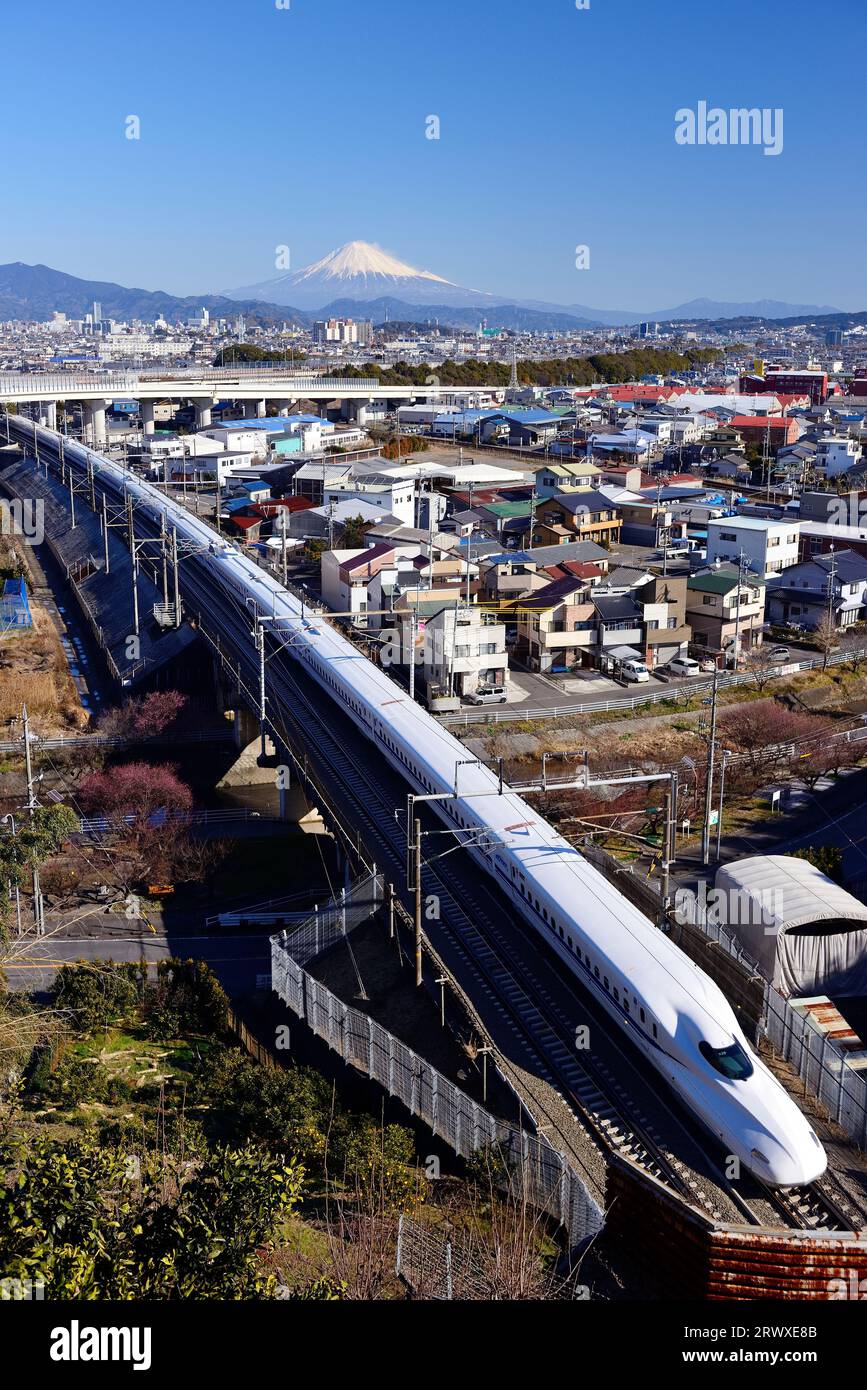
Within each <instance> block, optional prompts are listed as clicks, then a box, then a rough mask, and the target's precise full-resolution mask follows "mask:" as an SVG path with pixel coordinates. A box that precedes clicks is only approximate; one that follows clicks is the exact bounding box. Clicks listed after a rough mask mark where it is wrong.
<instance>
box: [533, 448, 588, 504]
mask: <svg viewBox="0 0 867 1390" xmlns="http://www.w3.org/2000/svg"><path fill="white" fill-rule="evenodd" d="M599 474H600V470H599V467H598V465H597V464H595V463H591V462H590V460H589V459H585V458H581V459H568V460H564V461H562V462H555V461H554V460H551V461H549V460H546V461H545V463H544V464H542V465H541V466H540V467H539V468H537V469H536V470H535V472H534V474H533V479H534V484H535V488H536V496H537V497H553V496H554V495H555V494H556V493H558V492H579V491H581V490H582V489H585V488H589V487H592V486H593V484H594V483H595V482H596V481H597V480H598V478H599Z"/></svg>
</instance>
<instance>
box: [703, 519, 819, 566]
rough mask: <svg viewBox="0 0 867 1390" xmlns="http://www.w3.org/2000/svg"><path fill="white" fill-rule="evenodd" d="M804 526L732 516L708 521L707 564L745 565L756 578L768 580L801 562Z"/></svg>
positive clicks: (793, 522) (787, 522) (795, 522)
mask: <svg viewBox="0 0 867 1390" xmlns="http://www.w3.org/2000/svg"><path fill="white" fill-rule="evenodd" d="M799 536H800V525H799V523H798V522H797V521H774V520H771V519H769V518H767V517H758V516H728V517H724V518H719V519H717V520H711V521H708V524H707V561H708V565H712V564H715V563H716V561H717V560H719V561H720V563H721V564H722V563H723V562H725V561H729V562H730V563H733V564H735V565H737V564H738V562H739V559H740V557H743V564H744V565H745V566H746V567H747V568H748V569H749V570H750V571H751V573H752V574H754V575H759V576H760V578H762V579H767V577H768V576H769V575H772V574H779V573H781V571H782V570H784V569H788V568H789V566H790V565H795V564H797V562H798V542H799Z"/></svg>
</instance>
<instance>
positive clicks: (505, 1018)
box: [43, 446, 865, 1229]
mask: <svg viewBox="0 0 867 1390" xmlns="http://www.w3.org/2000/svg"><path fill="white" fill-rule="evenodd" d="M43 449H44V446H43ZM54 462H55V463H56V464H57V465H58V466H59V460H58V459H57V458H55V459H54ZM70 462H71V461H70V459H69V458H67V466H70ZM76 466H77V467H80V465H76ZM81 471H82V472H84V470H83V469H82V470H81ZM100 486H108V487H109V488H112V490H113V491H116V492H117V493H118V494H119V493H120V491H121V488H120V486H119V485H117V484H112V482H111V481H110V480H108V479H106V478H105V476H104V475H103V477H102V478H101V480H100ZM141 515H142V514H141V513H140V512H137V516H141ZM142 519H143V520H144V518H142ZM146 524H147V526H149V527H151V528H152V529H153V531H154V533H156V526H155V525H154V524H153V523H152V522H151V521H150V520H148V521H147V523H146ZM202 564H203V561H202V559H201V557H191V559H190V560H189V561H188V562H187V568H186V572H185V573H184V574H183V576H182V586H183V588H184V589H185V590H186V591H187V592H188V593H189V594H190V595H191V597H192V598H193V600H194V602H196V603H198V605H199V608H200V610H203V611H205V612H207V613H209V615H210V613H211V610H212V605H213V592H212V591H211V592H209V591H208V579H207V575H206V574H204V575H200V574H199V573H198V570H199V567H200V566H201V565H202ZM194 576H195V577H194ZM232 602H235V603H236V607H237V610H238V611H237V613H236V614H234V615H232V616H233V621H229V615H228V612H225V613H224V615H223V619H224V623H225V624H226V626H227V628H228V631H227V632H226V633H225V634H224V635H225V636H227V638H228V640H229V641H230V643H231V644H232V645H233V647H234V649H235V651H234V654H235V655H236V656H237V657H238V660H239V663H240V666H241V667H243V669H244V671H245V673H246V674H247V676H248V677H249V679H250V682H251V685H250V686H249V687H248V693H249V694H250V695H251V698H252V697H253V688H254V687H255V684H256V682H257V667H256V656H255V653H254V649H253V645H252V642H251V639H250V636H249V627H250V621H251V614H250V612H249V611H246V612H245V611H242V610H241V607H240V604H237V601H235V600H233V599H231V598H228V597H227V596H225V594H223V598H222V603H223V606H224V608H225V607H226V605H227V604H231V603H232ZM281 645H285V644H280V643H274V642H273V640H272V643H271V646H272V648H274V650H272V652H271V660H272V668H271V670H272V680H271V687H272V691H274V694H279V697H280V698H279V700H275V699H274V695H272V697H271V706H272V711H273V709H274V706H275V704H279V706H280V708H281V710H282V711H283V713H284V717H288V719H289V720H290V722H291V723H292V724H293V726H294V736H295V738H296V740H297V739H298V738H299V737H300V738H301V739H302V740H305V741H306V742H308V743H309V740H310V735H311V732H313V731H315V734H316V745H317V749H318V751H319V753H320V754H321V756H322V758H323V760H324V763H325V766H326V768H328V769H330V772H331V776H332V779H333V780H334V781H336V782H337V783H338V786H339V790H340V792H341V794H342V795H344V797H345V796H347V795H348V796H349V797H350V799H351V802H352V805H353V808H354V817H353V819H354V820H355V822H356V823H357V824H358V823H360V825H361V826H362V827H363V829H364V833H365V835H366V836H367V837H369V842H371V843H374V844H376V845H377V846H378V853H379V854H380V855H382V856H384V857H385V858H386V859H387V861H388V863H389V865H390V866H391V868H392V876H393V878H394V879H395V880H396V881H398V882H399V881H400V880H401V878H402V876H403V863H404V859H403V846H402V844H400V843H399V842H398V836H397V833H396V831H392V832H391V833H386V827H388V828H389V829H390V828H391V827H393V826H394V824H395V822H394V818H393V812H394V802H393V801H389V800H388V799H387V798H386V797H385V795H384V794H383V788H382V778H381V776H377V778H376V779H375V778H374V777H373V776H372V775H371V773H370V772H369V771H368V770H367V769H366V768H365V767H364V766H363V765H362V762H361V761H360V760H359V759H357V758H354V757H353V756H352V755H351V754H350V753H349V751H348V748H349V746H351V738H350V740H349V743H348V744H347V742H346V741H343V742H341V741H340V740H339V739H338V737H337V736H336V733H335V727H334V726H335V719H336V718H337V717H338V716H339V717H340V718H341V719H343V718H345V716H344V715H343V713H342V711H340V710H338V709H337V707H336V706H333V707H332V706H331V705H330V704H329V706H328V713H329V718H328V719H326V718H325V714H324V712H323V710H322V708H321V704H320V702H316V701H314V700H313V699H311V697H310V695H309V693H308V692H306V691H305V690H304V689H303V688H302V685H301V683H300V682H299V680H298V679H297V677H296V675H295V674H294V673H292V672H291V671H290V670H289V669H288V668H289V665H290V664H294V663H293V659H292V658H291V657H288V656H286V655H285V654H283V653H282V652H280V651H279V647H280V646H281ZM275 663H276V664H275ZM304 679H305V680H306V679H307V678H306V677H305V678H304ZM275 686H277V687H278V688H277V690H275V689H274V687H275ZM253 703H254V705H255V703H256V701H255V698H253ZM301 710H303V712H304V713H303V717H302V716H301V714H300V711H301ZM347 722H348V721H347ZM275 732H279V731H278V730H277V729H276V726H275ZM287 733H288V730H287V729H286V728H285V726H284V729H283V731H282V734H283V737H284V738H285V737H286V735H287ZM352 733H353V734H354V736H355V737H358V731H357V730H354V729H353V730H352ZM388 771H389V774H390V775H391V776H394V777H397V774H392V773H391V770H390V769H389V770H388ZM404 794H405V792H404ZM423 877H424V888H425V891H426V892H427V891H429V890H430V891H435V892H436V895H437V896H438V897H439V899H440V905H441V912H442V915H441V918H440V929H441V930H440V934H441V935H442V936H443V937H444V943H443V944H445V945H447V948H448V952H449V954H450V956H451V957H452V958H453V959H457V960H458V961H459V962H460V966H461V968H462V969H463V971H464V972H465V974H467V975H469V976H470V977H471V978H472V979H473V980H474V982H475V989H476V990H477V991H478V993H477V994H476V995H475V996H474V997H475V999H476V1003H477V1005H478V1004H479V1001H480V1000H481V999H483V998H485V997H487V999H488V1003H489V1006H493V1007H494V1009H495V1011H496V1012H497V1014H498V1016H499V1023H500V1025H501V1031H502V1028H505V1030H506V1032H507V1033H511V1034H512V1035H513V1037H519V1038H520V1040H521V1046H522V1048H523V1050H524V1052H525V1053H526V1054H527V1059H528V1060H529V1062H530V1064H531V1067H532V1070H533V1072H534V1074H536V1075H539V1076H541V1077H542V1078H543V1079H544V1080H545V1081H547V1082H548V1084H549V1085H551V1086H552V1087H553V1088H554V1089H555V1090H556V1091H558V1092H559V1093H560V1095H561V1096H563V1097H564V1099H566V1100H567V1101H569V1102H571V1104H572V1105H573V1106H574V1110H575V1113H576V1115H577V1117H578V1119H579V1120H580V1122H581V1123H582V1124H583V1126H584V1127H585V1130H586V1131H588V1132H589V1133H590V1134H591V1135H592V1137H593V1139H594V1140H595V1142H596V1143H597V1145H598V1146H600V1147H601V1148H602V1149H603V1150H606V1149H607V1150H609V1151H616V1152H619V1153H621V1154H624V1155H626V1156H628V1157H629V1158H630V1159H632V1160H633V1161H634V1162H636V1163H637V1164H639V1165H640V1166H641V1167H643V1168H644V1169H645V1170H646V1171H648V1172H650V1173H652V1174H653V1175H654V1176H655V1177H657V1178H659V1179H661V1180H662V1181H664V1182H666V1183H667V1184H668V1185H669V1186H670V1187H671V1188H673V1189H674V1190H675V1191H676V1192H678V1193H679V1195H681V1196H682V1197H684V1198H685V1199H686V1200H688V1201H689V1202H691V1203H692V1204H695V1205H699V1206H701V1207H703V1208H704V1210H705V1211H706V1212H707V1213H708V1215H711V1216H713V1217H719V1216H720V1215H721V1214H723V1215H724V1213H722V1211H721V1208H722V1207H723V1206H724V1204H725V1201H726V1200H727V1201H728V1202H729V1203H730V1204H731V1206H732V1207H734V1208H735V1209H736V1210H737V1211H738V1212H739V1213H740V1214H741V1215H743V1216H745V1217H746V1219H747V1220H748V1221H750V1222H751V1223H752V1224H755V1225H766V1224H768V1220H767V1216H768V1211H769V1210H770V1211H772V1212H777V1213H778V1214H780V1215H782V1216H783V1219H784V1220H785V1221H786V1223H787V1224H789V1225H792V1226H795V1227H798V1228H800V1229H820V1228H827V1229H851V1228H852V1226H853V1223H855V1222H856V1221H857V1224H858V1225H859V1226H860V1225H863V1224H864V1221H865V1215H864V1213H863V1212H860V1211H858V1209H857V1207H856V1205H855V1204H854V1202H853V1201H852V1199H851V1198H850V1196H849V1194H848V1193H846V1192H845V1191H844V1190H843V1189H842V1188H840V1189H839V1191H835V1190H834V1187H833V1183H832V1181H831V1180H828V1181H826V1180H825V1179H823V1180H821V1181H820V1182H819V1183H816V1184H813V1185H812V1186H811V1187H809V1188H805V1189H790V1190H788V1191H786V1192H782V1193H781V1192H778V1191H775V1190H774V1189H770V1188H767V1189H764V1190H763V1191H759V1192H758V1194H757V1195H756V1194H752V1195H749V1196H745V1195H744V1193H743V1192H742V1191H740V1190H739V1189H738V1188H737V1187H735V1185H734V1184H732V1183H731V1182H729V1181H727V1180H725V1179H724V1178H723V1177H722V1175H721V1173H720V1171H719V1166H718V1160H717V1159H716V1158H715V1157H711V1155H710V1154H709V1152H708V1151H707V1150H706V1149H705V1148H704V1147H703V1146H702V1145H701V1144H700V1143H699V1142H698V1141H697V1140H696V1138H695V1136H694V1135H693V1134H691V1133H690V1132H689V1130H688V1129H687V1127H686V1125H685V1124H684V1123H683V1121H682V1120H681V1119H680V1117H679V1116H678V1115H677V1114H676V1113H675V1111H674V1110H673V1109H672V1108H671V1105H670V1104H669V1103H668V1102H667V1101H666V1100H663V1098H662V1097H661V1096H660V1095H659V1094H658V1092H657V1091H656V1086H655V1085H654V1082H653V1080H651V1079H650V1078H648V1077H647V1076H646V1075H644V1074H642V1072H641V1071H640V1070H639V1068H638V1067H637V1066H636V1063H635V1062H634V1061H633V1060H632V1059H631V1058H630V1057H629V1056H628V1055H627V1053H626V1052H625V1051H624V1049H623V1048H622V1047H621V1046H620V1045H619V1043H617V1042H615V1041H614V1040H613V1039H611V1038H610V1037H609V1036H608V1034H607V1030H606V1027H605V1022H604V1020H601V1019H600V1017H599V1016H598V1014H597V1012H596V1010H595V1009H594V1006H593V1003H592V1001H589V1002H588V1001H587V1000H586V999H584V998H583V997H581V995H579V993H578V992H577V982H573V981H571V979H570V980H569V982H568V985H569V989H568V994H569V997H570V1000H571V1002H572V1003H573V1004H574V1005H575V1006H576V1007H577V1009H579V1010H581V1009H583V1011H584V1013H585V1014H586V1015H587V1016H588V1017H589V1018H590V1019H591V1020H592V1026H593V1027H595V1028H596V1030H597V1035H598V1036H602V1037H603V1038H605V1041H606V1045H607V1047H608V1048H609V1049H610V1051H608V1052H607V1053H606V1055H605V1056H604V1057H603V1056H601V1055H600V1054H596V1055H594V1057H593V1058H592V1059H591V1058H588V1057H581V1055H580V1053H578V1052H576V1047H575V1023H576V1015H575V1012H574V1011H573V1010H570V1011H569V1012H568V1013H567V1012H566V1010H565V1009H564V1006H563V1004H562V1002H561V1001H560V1000H558V999H557V998H555V997H554V994H553V992H552V990H551V989H549V987H548V985H547V984H546V982H545V980H544V979H543V978H542V976H541V975H540V973H539V970H538V969H537V968H536V966H534V965H533V964H532V963H531V962H530V961H529V960H528V959H527V958H526V956H525V955H524V954H522V953H521V952H519V951H517V950H516V948H515V944H514V941H513V939H512V938H511V937H509V934H508V933H506V932H504V931H503V930H502V925H501V926H500V928H499V929H498V926H497V923H496V922H495V920H494V918H493V917H492V910H493V911H497V910H498V904H497V902H496V900H495V899H493V898H492V896H491V895H490V894H489V892H488V891H486V892H485V893H484V895H483V897H484V901H481V900H480V899H479V895H478V893H477V892H476V891H474V889H473V887H472V886H471V885H468V884H467V883H466V881H464V882H463V883H462V885H461V899H462V900H461V902H458V900H457V899H456V897H455V896H454V894H453V892H452V891H451V890H450V888H449V887H448V886H447V885H446V883H445V882H444V881H443V879H442V877H441V875H440V873H439V872H438V871H437V870H436V869H435V868H434V867H433V865H432V864H430V863H429V864H428V865H427V867H426V869H425V871H424V876H423ZM464 879H465V880H466V876H464ZM485 888H486V890H487V885H485ZM468 909H469V910H468ZM499 910H500V911H503V909H502V908H499ZM505 911H506V912H508V908H506V909H505ZM534 945H535V943H534ZM539 954H540V953H539V951H538V949H537V950H536V951H535V952H534V958H535V959H536V960H539ZM540 963H541V962H540ZM562 983H563V982H562V981H561V982H560V984H561V986H562ZM582 1021H583V1020H582ZM614 1065H616V1067H617V1074H615V1071H614V1069H613V1067H614ZM625 1076H626V1077H628V1078H629V1081H630V1083H631V1084H630V1086H629V1087H627V1085H626V1084H624V1077H625ZM656 1085H658V1082H657V1083H656ZM649 1087H650V1088H651V1089H650V1091H649V1090H648V1088H649ZM651 1092H652V1093H653V1096H654V1103H655V1105H656V1106H657V1107H658V1110H657V1114H656V1115H653V1116H649V1115H646V1114H644V1113H643V1110H644V1109H648V1110H650V1109H651V1106H650V1104H649V1103H648V1104H645V1106H641V1105H640V1104H638V1103H637V1100H636V1097H639V1096H642V1095H645V1096H647V1095H649V1094H650V1093H651ZM546 1118H547V1119H548V1120H550V1121H552V1122H553V1124H554V1126H555V1127H559V1121H557V1119H556V1117H553V1116H551V1114H550V1111H547V1112H546ZM660 1119H662V1120H664V1124H662V1125H661V1124H660ZM664 1131H667V1132H664ZM673 1134H674V1135H676V1136H677V1140H678V1143H677V1146H676V1148H675V1146H673V1144H672V1135H673ZM560 1137H561V1141H562V1142H564V1143H565V1144H566V1146H567V1147H568V1148H570V1149H572V1148H573V1146H572V1144H571V1143H570V1142H569V1140H568V1137H567V1135H566V1134H565V1133H563V1131H562V1128H561V1129H560ZM697 1174H698V1175H700V1177H697V1176H696V1175H697ZM751 1181H752V1180H751ZM755 1186H756V1188H757V1189H758V1186H759V1185H758V1184H755Z"/></svg>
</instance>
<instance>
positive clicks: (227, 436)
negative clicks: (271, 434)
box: [195, 427, 268, 458]
mask: <svg viewBox="0 0 867 1390" xmlns="http://www.w3.org/2000/svg"><path fill="white" fill-rule="evenodd" d="M202 436H205V437H206V438H208V439H216V440H217V441H218V442H219V443H220V444H221V445H222V446H223V448H224V449H225V450H226V451H227V452H228V453H232V454H245V453H246V454H255V455H256V457H257V458H265V457H266V455H267V453H268V431H267V430H253V429H250V430H246V429H241V430H237V429H232V428H231V427H226V428H222V429H221V428H219V427H215V428H214V429H207V430H199V431H198V434H197V435H196V436H195V437H196V438H197V439H200V438H202Z"/></svg>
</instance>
